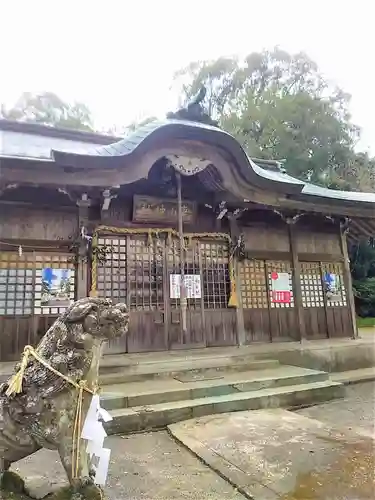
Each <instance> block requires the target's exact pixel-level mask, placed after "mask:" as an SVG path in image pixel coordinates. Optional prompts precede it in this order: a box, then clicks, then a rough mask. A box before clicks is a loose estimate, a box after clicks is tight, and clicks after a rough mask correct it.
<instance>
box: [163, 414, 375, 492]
mask: <svg viewBox="0 0 375 500" xmlns="http://www.w3.org/2000/svg"><path fill="white" fill-rule="evenodd" d="M169 429H170V431H171V432H172V434H173V435H174V436H175V437H176V438H177V439H179V440H180V441H181V442H183V443H184V444H185V445H186V446H188V447H189V448H190V449H191V450H192V451H193V452H194V453H196V454H197V455H198V456H199V457H201V458H202V460H204V461H205V462H206V463H207V464H209V465H210V466H211V467H212V468H213V469H214V470H217V471H218V472H220V474H222V475H224V476H225V477H227V478H228V480H229V481H230V482H231V483H232V484H236V485H237V486H238V489H239V491H241V492H243V493H244V494H245V495H246V496H247V498H253V497H254V499H255V500H308V499H311V500H312V499H313V500H369V499H371V498H374V493H375V488H374V484H375V457H374V441H373V439H371V438H370V437H367V436H360V435H358V434H356V433H354V432H350V431H347V430H343V431H342V430H336V429H335V428H333V427H331V425H330V424H327V423H322V422H319V421H317V420H313V419H311V418H307V417H304V416H302V415H299V414H298V413H295V412H290V411H286V410H282V409H276V410H256V411H244V412H236V413H231V414H223V415H213V416H206V417H201V418H197V419H193V420H188V421H185V422H181V423H179V424H173V425H171V426H169Z"/></svg>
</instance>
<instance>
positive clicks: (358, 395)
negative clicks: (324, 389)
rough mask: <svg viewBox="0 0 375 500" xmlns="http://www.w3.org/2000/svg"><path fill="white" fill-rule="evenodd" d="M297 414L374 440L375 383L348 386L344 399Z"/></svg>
mask: <svg viewBox="0 0 375 500" xmlns="http://www.w3.org/2000/svg"><path fill="white" fill-rule="evenodd" d="M297 413H300V414H301V415H305V416H306V417H310V418H314V419H316V420H321V421H322V422H327V423H330V424H332V425H336V426H337V425H338V426H344V427H346V428H351V429H353V430H355V431H357V432H358V433H360V434H363V435H366V436H371V437H374V438H375V383H374V382H366V383H363V384H354V385H349V386H347V387H346V396H345V398H344V399H341V400H337V401H332V402H330V403H325V404H321V405H317V406H312V407H311V408H305V409H303V410H299V411H298V412H297Z"/></svg>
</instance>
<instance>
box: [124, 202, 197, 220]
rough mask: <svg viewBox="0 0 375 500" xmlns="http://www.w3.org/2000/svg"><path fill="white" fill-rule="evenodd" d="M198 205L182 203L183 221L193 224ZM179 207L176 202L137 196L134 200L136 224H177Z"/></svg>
mask: <svg viewBox="0 0 375 500" xmlns="http://www.w3.org/2000/svg"><path fill="white" fill-rule="evenodd" d="M195 214H196V205H195V203H194V202H192V201H183V202H182V221H183V222H184V223H185V224H192V223H193V222H194V220H195ZM177 217H178V206H177V201H176V200H173V199H172V200H171V199H162V198H154V197H151V196H140V195H135V196H134V199H133V221H134V222H165V223H166V222H168V223H176V222H177Z"/></svg>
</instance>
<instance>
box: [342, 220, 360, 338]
mask: <svg viewBox="0 0 375 500" xmlns="http://www.w3.org/2000/svg"><path fill="white" fill-rule="evenodd" d="M340 245H341V250H342V255H343V258H344V282H345V285H346V294H347V299H348V302H349V311H350V319H351V323H352V325H351V326H352V328H351V330H352V335H353V338H354V339H356V338H358V328H357V317H356V312H355V302H354V295H353V284H352V275H351V272H350V259H349V254H348V245H347V241H346V231H345V230H343V228H342V227H340Z"/></svg>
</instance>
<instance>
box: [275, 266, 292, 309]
mask: <svg viewBox="0 0 375 500" xmlns="http://www.w3.org/2000/svg"><path fill="white" fill-rule="evenodd" d="M291 299H292V293H291V289H290V282H289V273H275V272H273V273H271V300H272V302H277V303H279V304H290V303H291Z"/></svg>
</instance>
